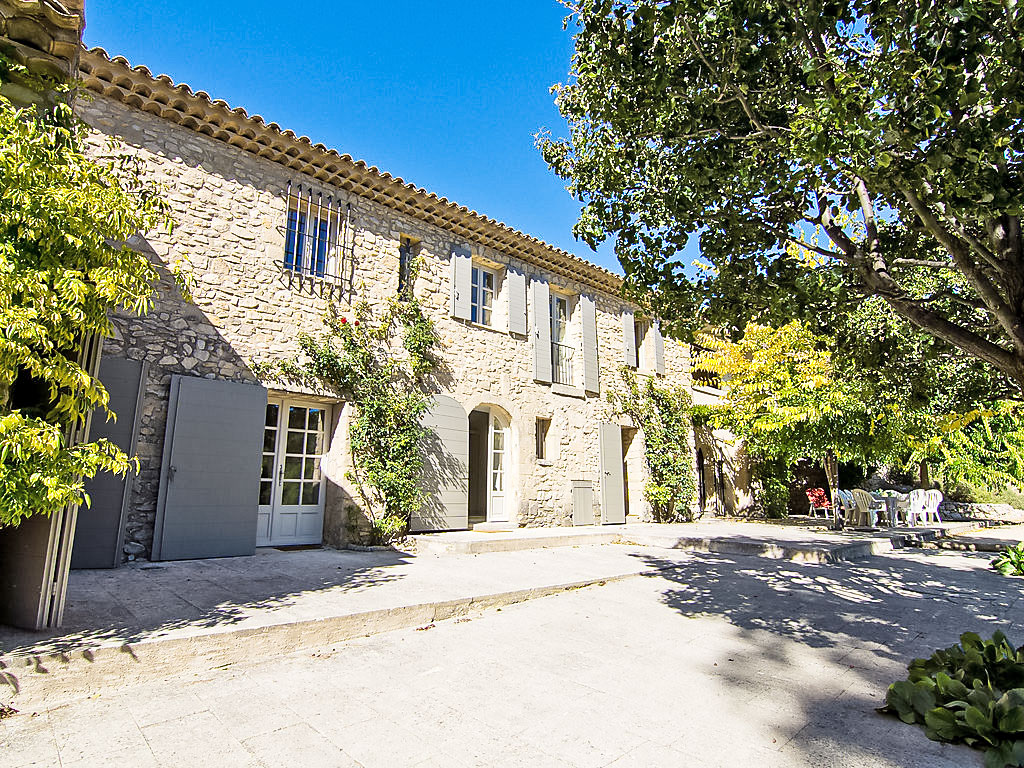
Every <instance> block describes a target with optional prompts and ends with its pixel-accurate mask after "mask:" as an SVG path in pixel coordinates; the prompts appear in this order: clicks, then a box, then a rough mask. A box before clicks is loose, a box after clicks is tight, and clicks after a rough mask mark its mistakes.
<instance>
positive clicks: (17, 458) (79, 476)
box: [0, 60, 167, 526]
mask: <svg viewBox="0 0 1024 768" xmlns="http://www.w3.org/2000/svg"><path fill="white" fill-rule="evenodd" d="M13 76H20V79H21V80H22V82H31V78H30V77H27V76H26V73H24V71H23V70H21V68H19V67H18V66H17V65H14V64H12V63H11V62H10V61H6V60H0V80H2V81H3V82H7V81H8V79H9V78H10V77H13ZM65 95H66V94H65ZM86 131H87V129H86V127H85V126H84V125H83V124H82V123H81V122H80V121H78V120H77V118H75V116H74V115H73V113H72V111H71V107H70V106H69V105H68V104H67V103H65V101H63V100H57V103H56V104H55V105H52V106H45V107H43V106H33V107H25V108H19V107H17V106H15V105H14V104H13V103H11V102H10V101H9V100H8V99H7V98H5V97H3V96H0V526H8V525H17V524H18V523H19V522H20V521H21V520H22V519H24V518H25V517H27V516H29V515H33V514H43V515H48V514H51V513H53V512H54V511H56V510H58V509H60V508H62V507H64V506H65V505H67V504H75V503H80V502H82V501H86V502H87V501H88V499H86V498H85V496H84V493H83V478H87V477H92V476H93V475H94V474H95V473H96V472H97V471H99V470H108V471H111V472H117V473H124V472H126V471H128V470H129V469H130V467H131V466H132V462H131V461H129V459H128V457H127V456H125V455H124V453H122V452H121V451H120V450H118V449H117V448H116V447H115V446H113V445H112V444H110V443H107V442H105V441H95V442H91V443H84V444H78V445H71V444H69V442H70V441H69V435H70V434H71V433H72V430H73V429H74V428H76V427H77V426H78V425H80V424H81V423H82V422H83V420H84V419H85V418H86V417H87V415H88V414H89V413H90V412H91V411H92V410H93V409H96V408H105V407H106V405H107V402H108V396H107V392H106V390H104V388H103V385H102V384H101V383H100V382H99V380H97V379H95V378H93V377H92V376H90V375H89V373H88V371H86V370H84V369H83V368H82V366H80V365H79V364H78V363H77V362H76V360H77V352H78V349H79V347H80V345H81V342H82V340H83V339H85V338H88V337H89V336H90V335H94V334H98V335H100V336H105V335H109V333H110V322H109V320H108V319H107V318H108V313H109V312H110V311H111V310H113V309H115V308H119V309H123V310H129V311H133V312H136V313H142V312H145V311H146V310H147V309H148V308H149V305H150V297H151V293H152V286H153V284H154V282H155V280H156V273H155V271H154V269H153V267H152V265H151V264H150V263H149V261H148V260H147V259H146V257H145V256H144V255H142V254H140V253H138V252H136V251H133V250H132V249H131V248H130V247H128V246H127V245H125V244H124V243H125V242H126V241H127V240H128V239H129V238H130V237H131V236H132V235H135V234H136V233H138V232H143V231H146V230H149V229H152V228H153V227H154V226H156V225H157V224H158V223H160V222H163V221H167V216H166V210H167V209H166V207H165V205H164V204H163V203H162V202H161V201H160V199H159V197H158V196H157V194H156V192H155V191H154V190H153V189H151V188H149V187H148V186H146V185H145V184H144V183H143V182H142V181H141V180H140V178H139V175H138V172H137V168H135V166H134V165H133V164H132V162H131V161H130V160H129V159H128V158H126V157H124V156H119V155H117V154H110V155H109V156H107V157H104V158H100V159H97V158H94V157H90V156H89V155H87V153H86V152H85V149H84V139H85V136H86ZM108 150H109V151H110V152H112V153H113V152H115V151H116V150H115V148H114V147H113V145H111V146H110V147H108ZM109 416H110V417H112V416H113V414H109Z"/></svg>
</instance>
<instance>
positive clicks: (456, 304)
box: [451, 245, 473, 320]
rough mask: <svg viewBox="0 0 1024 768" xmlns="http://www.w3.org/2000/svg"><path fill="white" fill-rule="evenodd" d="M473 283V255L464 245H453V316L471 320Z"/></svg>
mask: <svg viewBox="0 0 1024 768" xmlns="http://www.w3.org/2000/svg"><path fill="white" fill-rule="evenodd" d="M472 283H473V257H472V255H471V254H470V252H469V248H467V247H466V246H464V245H453V246H452V261H451V284H452V317H457V318H459V319H460V320H469V319H470V317H471V314H470V312H471V307H470V301H469V299H470V289H471V286H472Z"/></svg>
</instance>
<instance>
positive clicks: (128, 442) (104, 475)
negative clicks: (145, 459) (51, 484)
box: [71, 355, 148, 568]
mask: <svg viewBox="0 0 1024 768" xmlns="http://www.w3.org/2000/svg"><path fill="white" fill-rule="evenodd" d="M147 368H148V366H147V365H146V363H144V362H140V361H138V360H127V359H125V358H123V357H111V356H110V355H104V357H103V359H102V360H101V361H100V381H102V382H103V386H104V387H106V388H107V392H108V393H109V394H110V405H109V407H110V410H112V411H113V412H114V413H116V414H117V420H116V421H114V420H109V421H108V420H105V419H104V418H103V413H102V411H96V413H94V414H93V418H92V426H91V428H90V430H89V439H90V440H94V439H96V438H100V437H105V438H107V439H108V440H110V442H112V443H113V444H114V445H116V446H117V447H118V448H120V449H121V450H122V451H124V452H125V453H127V454H128V455H129V456H134V455H135V443H136V441H137V439H138V435H139V411H140V410H141V408H140V405H141V395H142V390H143V387H142V382H143V380H144V379H145V376H146V369H147ZM133 487H134V475H132V474H128V475H127V476H125V477H119V476H117V475H115V474H112V473H110V472H100V473H99V474H97V475H96V476H95V477H94V478H92V479H91V480H86V482H85V492H86V493H88V494H89V500H90V504H89V506H88V507H86V506H85V505H82V507H80V508H79V510H78V522H77V524H76V526H75V544H74V547H73V548H72V550H71V567H72V568H116V567H117V566H118V565H120V564H121V546H122V544H123V534H124V517H125V514H126V513H127V510H128V503H129V497H130V496H131V492H132V488H133Z"/></svg>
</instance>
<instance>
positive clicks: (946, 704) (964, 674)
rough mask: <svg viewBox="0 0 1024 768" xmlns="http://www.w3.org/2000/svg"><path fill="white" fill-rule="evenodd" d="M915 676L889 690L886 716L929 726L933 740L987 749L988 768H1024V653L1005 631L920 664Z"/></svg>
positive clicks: (968, 636) (967, 639) (971, 637)
mask: <svg viewBox="0 0 1024 768" xmlns="http://www.w3.org/2000/svg"><path fill="white" fill-rule="evenodd" d="M908 671H909V676H908V679H906V680H900V681H899V682H896V683H893V684H892V685H890V686H889V690H888V692H887V694H886V697H885V701H886V706H885V707H883V708H882V710H881V711H883V712H888V713H891V714H895V715H896V716H897V717H899V718H900V720H902V721H903V722H905V723H918V724H920V725H923V726H924V729H925V735H926V736H928V738H929V739H932V740H933V741H946V742H951V743H964V744H967V745H969V746H972V747H975V748H977V749H983V750H985V766H986V768H1005V767H1006V766H1024V649H1022V650H1017V649H1015V648H1014V647H1013V646H1012V645H1011V644H1010V642H1009V640H1007V639H1006V636H1005V635H1004V634H1003V633H1002V632H996V633H995V634H994V635H993V636H992V639H991V640H982V639H981V638H980V637H979V636H978V635H977V634H975V633H974V632H965V633H964V634H962V635H961V636H960V643H959V644H957V645H954V646H951V647H950V648H946V649H944V650H940V651H936V652H935V653H933V654H932V656H931V658H929V659H914V660H913V661H912V662H911V663H910V666H909V667H908Z"/></svg>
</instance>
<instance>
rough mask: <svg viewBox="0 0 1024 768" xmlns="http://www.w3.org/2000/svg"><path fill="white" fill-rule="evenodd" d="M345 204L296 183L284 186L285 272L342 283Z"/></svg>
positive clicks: (344, 276) (344, 267)
mask: <svg viewBox="0 0 1024 768" xmlns="http://www.w3.org/2000/svg"><path fill="white" fill-rule="evenodd" d="M347 222H348V207H347V206H343V205H342V203H341V201H340V200H338V199H337V198H335V197H334V196H333V195H325V194H324V193H323V192H322V191H320V190H314V189H312V188H310V187H309V186H305V185H302V184H298V185H295V186H292V185H290V184H289V187H288V218H287V221H286V226H285V238H284V259H283V266H284V268H285V269H286V270H288V271H289V272H294V273H297V274H301V275H308V276H310V277H317V278H322V279H324V280H330V281H334V282H338V283H341V282H344V280H345V278H346V274H345V271H346V264H345V258H344V245H343V244H344V240H345V235H346V230H347Z"/></svg>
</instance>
